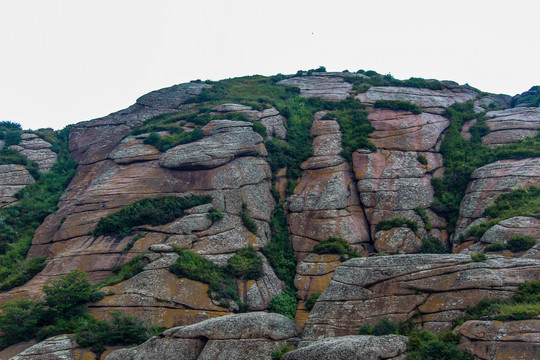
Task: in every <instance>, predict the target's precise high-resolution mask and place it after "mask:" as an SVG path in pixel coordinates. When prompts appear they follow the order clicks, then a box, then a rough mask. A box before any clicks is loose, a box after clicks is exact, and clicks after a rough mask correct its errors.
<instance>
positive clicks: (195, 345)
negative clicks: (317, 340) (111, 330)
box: [106, 312, 300, 360]
mask: <svg viewBox="0 0 540 360" xmlns="http://www.w3.org/2000/svg"><path fill="white" fill-rule="evenodd" d="M299 333H300V332H299V330H298V328H297V327H296V325H295V324H294V323H293V322H292V321H291V320H290V319H289V318H287V317H285V316H283V315H278V314H269V313H261V312H252V313H247V314H237V315H229V316H224V317H221V318H217V319H210V320H206V321H203V322H200V323H198V324H194V325H190V326H184V327H178V328H172V329H169V330H166V331H165V332H163V333H162V334H161V335H159V336H156V337H153V338H151V339H150V340H148V341H147V342H145V343H143V344H141V345H139V346H137V347H135V348H130V349H123V350H117V351H115V352H113V353H111V354H110V355H109V356H107V358H106V359H107V360H130V359H133V360H141V359H145V360H158V359H163V360H168V359H173V358H174V359H177V358H180V359H186V360H189V359H193V360H195V359H199V360H203V359H238V360H241V359H246V360H247V359H270V353H271V352H272V351H274V350H277V349H278V348H280V347H281V346H283V345H285V344H287V342H288V341H294V338H296V336H298V335H299Z"/></svg>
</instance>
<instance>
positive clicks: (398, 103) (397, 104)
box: [373, 100, 422, 114]
mask: <svg viewBox="0 0 540 360" xmlns="http://www.w3.org/2000/svg"><path fill="white" fill-rule="evenodd" d="M373 106H374V107H375V108H376V109H390V110H403V111H409V112H412V113H413V114H421V113H422V108H421V107H420V106H418V105H416V104H413V103H411V102H410V101H403V100H377V101H375V104H374V105H373Z"/></svg>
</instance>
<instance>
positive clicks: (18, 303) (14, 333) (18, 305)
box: [0, 298, 43, 349]
mask: <svg viewBox="0 0 540 360" xmlns="http://www.w3.org/2000/svg"><path fill="white" fill-rule="evenodd" d="M42 317H43V305H42V304H38V303H36V302H34V301H30V300H28V299H26V298H22V299H17V300H11V301H9V302H8V303H7V304H5V305H3V306H1V307H0V331H2V333H3V336H2V337H0V349H3V348H6V347H8V346H9V345H11V344H15V343H18V342H20V341H28V340H31V339H32V338H34V337H35V335H36V334H37V332H38V331H39V328H40V323H41V318H42Z"/></svg>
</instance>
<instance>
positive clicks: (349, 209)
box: [287, 112, 371, 325]
mask: <svg viewBox="0 0 540 360" xmlns="http://www.w3.org/2000/svg"><path fill="white" fill-rule="evenodd" d="M324 114H325V112H320V113H317V114H315V119H314V122H313V125H312V128H311V135H312V136H314V139H313V151H314V156H313V157H311V158H309V159H308V160H307V161H305V162H304V163H303V164H302V165H301V168H302V169H303V170H304V171H303V173H302V178H301V179H300V182H299V183H298V185H297V186H296V189H295V190H294V194H293V195H292V196H290V198H289V200H288V205H287V209H288V211H289V214H288V217H287V222H288V224H289V228H290V231H291V241H292V245H293V249H294V251H295V253H296V257H297V260H298V270H297V274H298V275H297V276H296V278H295V285H296V286H297V288H298V290H299V292H298V296H299V298H300V299H301V300H306V299H307V298H308V297H309V296H311V295H312V294H313V293H314V292H316V291H323V290H324V288H325V287H326V285H327V284H328V281H329V280H330V278H331V277H332V272H333V270H334V269H335V268H336V267H337V266H339V263H340V262H339V257H337V258H336V257H335V256H318V255H315V254H311V255H310V253H311V251H312V250H313V248H314V246H315V245H317V244H318V243H319V242H321V241H325V240H328V238H330V237H340V238H342V239H344V240H346V241H347V242H349V243H350V244H351V245H352V246H353V247H356V248H357V249H358V250H359V251H360V252H365V253H367V252H368V251H369V250H371V246H370V236H369V228H368V225H367V222H366V220H365V215H364V212H363V209H362V207H361V206H360V201H359V199H358V193H357V191H356V186H355V181H354V175H353V173H352V172H351V170H350V167H349V165H348V164H347V162H346V161H345V159H344V158H342V157H341V156H340V155H339V153H340V152H341V150H342V147H341V131H340V129H339V124H338V122H337V121H336V120H322V119H321V118H322V117H323V116H324ZM304 261H305V262H304ZM300 269H301V270H300ZM303 304H304V303H303V301H302V302H301V305H300V310H299V314H297V319H298V323H299V324H300V325H301V324H302V322H303V320H305V318H306V317H307V311H306V310H305V308H303ZM302 319H303V320H302Z"/></svg>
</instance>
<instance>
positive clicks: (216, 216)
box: [206, 208, 225, 223]
mask: <svg viewBox="0 0 540 360" xmlns="http://www.w3.org/2000/svg"><path fill="white" fill-rule="evenodd" d="M223 216H225V215H223V213H222V212H221V211H219V210H217V209H215V208H212V209H210V211H209V212H208V214H206V217H207V218H209V219H210V220H212V223H215V222H216V221H219V220H221V219H223Z"/></svg>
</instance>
